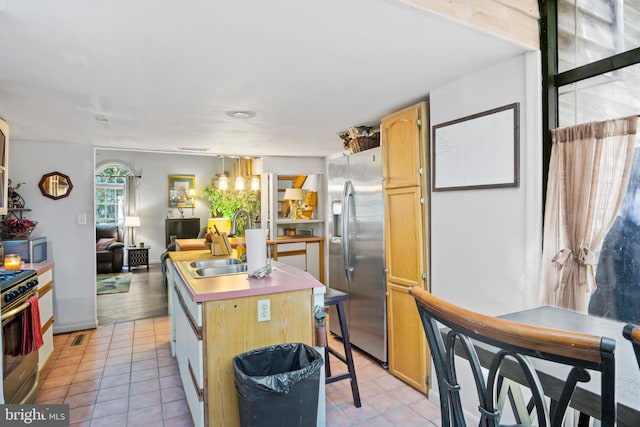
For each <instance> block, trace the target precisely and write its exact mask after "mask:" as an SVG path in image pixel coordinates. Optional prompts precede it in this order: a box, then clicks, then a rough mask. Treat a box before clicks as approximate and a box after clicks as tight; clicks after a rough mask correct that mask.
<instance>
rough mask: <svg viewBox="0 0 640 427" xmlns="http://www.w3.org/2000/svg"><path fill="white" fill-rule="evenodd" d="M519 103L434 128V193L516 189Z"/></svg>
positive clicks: (432, 180) (432, 163)
mask: <svg viewBox="0 0 640 427" xmlns="http://www.w3.org/2000/svg"><path fill="white" fill-rule="evenodd" d="M519 134H520V108H519V104H518V103H514V104H509V105H505V106H502V107H498V108H494V109H492V110H488V111H484V112H482V113H478V114H474V115H471V116H467V117H463V118H460V119H456V120H452V121H450V122H446V123H441V124H439V125H434V126H433V137H432V138H431V140H432V147H431V156H432V158H431V165H432V166H431V168H432V177H431V178H432V179H431V185H432V187H431V189H432V191H451V190H472V189H481V188H501V187H517V186H518V181H519V167H518V163H519V161H518V160H519V149H520V147H519V145H520V142H519V139H520V138H519Z"/></svg>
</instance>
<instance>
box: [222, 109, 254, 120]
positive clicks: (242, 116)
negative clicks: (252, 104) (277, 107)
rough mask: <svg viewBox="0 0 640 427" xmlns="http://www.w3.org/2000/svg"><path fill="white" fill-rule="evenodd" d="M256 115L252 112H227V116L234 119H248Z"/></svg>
mask: <svg viewBox="0 0 640 427" xmlns="http://www.w3.org/2000/svg"><path fill="white" fill-rule="evenodd" d="M255 115H256V113H255V112H253V111H249V110H247V111H227V116H229V117H233V118H234V119H250V118H251V117H254V116H255Z"/></svg>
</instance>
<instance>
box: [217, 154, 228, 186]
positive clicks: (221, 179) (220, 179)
mask: <svg viewBox="0 0 640 427" xmlns="http://www.w3.org/2000/svg"><path fill="white" fill-rule="evenodd" d="M218 188H219V189H221V190H226V189H227V188H229V178H227V175H225V173H224V157H222V173H221V174H220V176H219V177H218Z"/></svg>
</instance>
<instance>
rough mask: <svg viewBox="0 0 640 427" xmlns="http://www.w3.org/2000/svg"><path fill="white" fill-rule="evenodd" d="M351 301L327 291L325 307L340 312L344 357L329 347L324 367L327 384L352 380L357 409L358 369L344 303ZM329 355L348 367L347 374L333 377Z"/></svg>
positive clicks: (326, 351) (325, 351)
mask: <svg viewBox="0 0 640 427" xmlns="http://www.w3.org/2000/svg"><path fill="white" fill-rule="evenodd" d="M348 299H349V295H347V294H345V293H344V292H340V291H337V290H335V289H329V288H327V289H326V293H325V294H324V305H325V307H329V306H331V305H335V306H336V311H337V312H338V320H339V321H340V332H341V333H342V344H343V345H344V356H343V355H342V354H340V353H338V352H337V351H336V350H334V349H333V348H331V347H329V344H328V343H327V346H326V347H325V348H324V361H325V362H324V366H325V377H326V378H325V383H326V384H331V383H334V382H336V381H340V380H345V379H347V378H349V379H350V380H351V393H352V394H353V404H354V405H355V407H356V408H359V407H360V406H362V404H361V403H360V391H359V390H358V380H357V379H356V368H355V366H354V365H353V355H352V354H351V341H350V340H349V330H348V328H347V319H346V316H345V313H344V305H343V304H342V302H343V301H346V300H348ZM329 354H333V355H334V356H335V357H336V358H338V360H340V361H341V362H343V363H344V364H346V365H347V372H345V373H343V374H339V375H331V364H330V362H329Z"/></svg>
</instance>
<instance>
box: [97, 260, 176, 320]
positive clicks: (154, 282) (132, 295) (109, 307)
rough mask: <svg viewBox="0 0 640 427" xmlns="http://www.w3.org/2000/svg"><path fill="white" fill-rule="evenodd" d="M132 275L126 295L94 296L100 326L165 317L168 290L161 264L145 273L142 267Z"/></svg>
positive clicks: (151, 266)
mask: <svg viewBox="0 0 640 427" xmlns="http://www.w3.org/2000/svg"><path fill="white" fill-rule="evenodd" d="M131 273H132V274H133V278H132V279H131V287H130V288H129V292H124V293H120V294H106V295H98V296H97V297H98V324H99V325H106V324H110V323H119V322H126V321H130V320H138V319H146V318H150V317H158V316H166V315H167V313H168V309H167V290H166V288H165V286H164V283H163V280H162V271H161V270H160V264H155V265H150V266H149V271H148V272H147V269H146V268H145V267H142V268H134V269H132V270H131Z"/></svg>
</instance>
